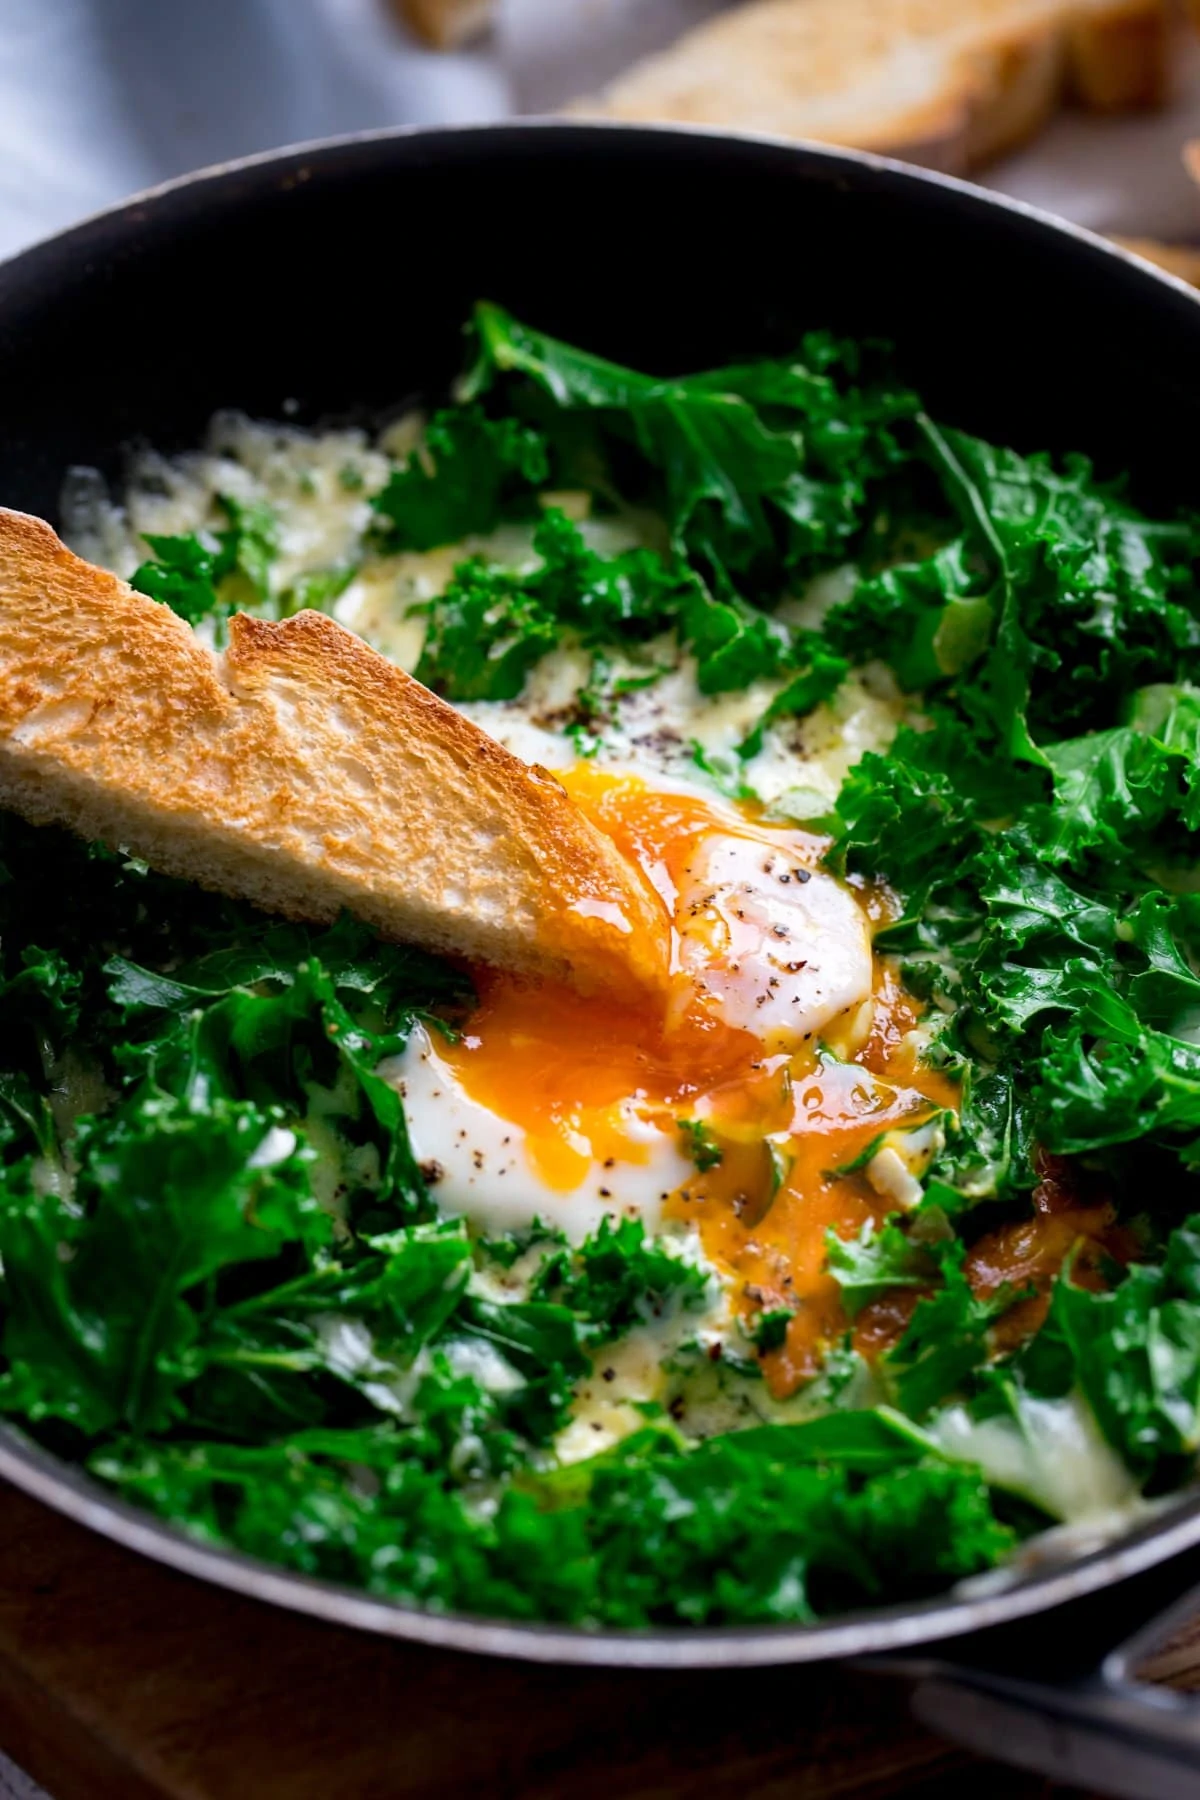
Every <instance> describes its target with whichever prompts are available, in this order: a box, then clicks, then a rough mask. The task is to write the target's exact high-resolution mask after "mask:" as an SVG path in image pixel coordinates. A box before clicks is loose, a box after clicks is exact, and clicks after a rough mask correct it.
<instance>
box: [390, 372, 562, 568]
mask: <svg viewBox="0 0 1200 1800" xmlns="http://www.w3.org/2000/svg"><path fill="white" fill-rule="evenodd" d="M549 478H550V463H549V459H548V452H547V445H546V440H545V438H544V437H543V436H542V435H541V433H540V432H537V431H534V430H531V429H530V428H529V427H527V426H524V425H521V424H519V423H518V422H517V421H516V420H515V419H491V418H489V417H488V416H487V414H486V413H485V412H484V411H483V409H482V407H479V406H460V407H450V408H446V409H444V410H443V411H442V412H438V413H435V414H434V416H433V418H432V419H431V420H430V421H429V424H428V426H427V427H426V429H425V433H424V436H423V438H422V441H421V445H420V448H419V449H417V450H415V451H414V452H413V453H412V455H411V456H410V457H409V458H408V460H407V462H405V463H404V464H403V466H402V467H400V468H398V469H396V470H394V471H393V473H392V475H391V476H390V477H389V479H388V481H387V484H386V486H385V487H384V488H383V489H382V490H381V491H380V492H379V493H378V494H376V495H375V496H374V497H373V498H372V501H371V505H372V508H373V509H374V512H375V515H376V516H375V524H374V531H373V541H374V543H375V546H376V548H378V549H380V550H382V551H385V552H390V551H395V550H434V549H436V548H437V546H438V545H439V544H454V543H457V542H458V541H459V539H460V538H465V537H474V536H477V535H479V536H482V535H485V534H486V533H488V532H490V531H494V530H495V529H496V527H497V525H499V524H500V523H501V521H502V520H504V519H509V518H526V517H528V516H529V515H530V514H531V513H533V512H534V511H535V510H536V505H537V491H538V489H539V488H542V487H545V486H546V485H547V483H548V481H549Z"/></svg>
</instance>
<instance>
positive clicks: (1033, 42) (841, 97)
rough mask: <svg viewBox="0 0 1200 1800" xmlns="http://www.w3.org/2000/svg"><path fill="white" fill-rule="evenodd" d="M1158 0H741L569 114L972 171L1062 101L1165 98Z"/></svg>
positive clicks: (1122, 102) (1096, 103) (1118, 104)
mask: <svg viewBox="0 0 1200 1800" xmlns="http://www.w3.org/2000/svg"><path fill="white" fill-rule="evenodd" d="M1170 41H1171V18H1170V7H1169V4H1168V0H750V4H748V5H744V6H741V7H737V8H735V9H734V10H733V11H731V12H728V13H722V14H719V15H718V16H717V18H715V19H713V20H711V21H709V22H708V23H706V24H704V25H701V26H699V27H698V28H697V29H696V30H694V31H691V32H689V33H687V34H685V36H684V37H682V38H681V39H680V40H679V41H678V42H677V43H676V44H675V45H673V46H672V47H671V48H670V49H668V50H666V51H664V52H663V53H661V54H660V55H658V56H655V57H650V58H647V59H646V60H645V61H644V62H642V63H639V64H636V65H635V66H634V68H632V69H631V70H629V71H627V72H626V74H625V75H623V76H621V77H619V78H618V79H617V80H616V81H615V82H614V83H613V84H612V85H611V86H610V87H609V88H608V89H607V90H606V92H605V93H603V94H602V95H600V96H599V97H598V98H597V99H595V100H585V101H579V102H576V103H575V105H574V106H573V107H572V109H571V110H572V111H576V112H583V113H589V114H593V115H596V114H599V115H605V116H609V117H615V118H623V119H671V120H681V121H685V122H689V123H694V124H726V125H741V126H744V127H747V128H751V129H756V130H762V131H771V132H778V133H782V134H783V135H785V136H795V137H806V138H813V139H817V140H825V141H827V142H831V143H842V144H852V145H856V146H858V147H859V148H862V149H868V150H877V151H881V152H885V153H890V154H894V155H898V156H903V157H906V158H907V159H908V160H909V161H918V162H924V163H928V164H931V165H933V166H936V167H939V168H947V169H966V168H974V167H977V166H978V165H979V164H981V163H984V162H987V161H989V160H990V159H991V158H993V157H995V156H997V155H1000V154H1002V153H1003V152H1005V151H1007V150H1010V149H1013V148H1014V147H1016V146H1017V145H1018V144H1021V143H1023V142H1025V141H1026V140H1027V139H1028V138H1029V137H1031V136H1032V135H1033V134H1034V133H1035V132H1037V131H1038V130H1039V129H1040V128H1041V127H1042V126H1043V125H1044V124H1045V123H1046V121H1047V120H1048V119H1049V118H1050V116H1051V115H1052V114H1053V113H1054V112H1055V111H1056V110H1057V108H1058V106H1059V105H1060V104H1061V103H1062V101H1063V100H1064V99H1065V98H1068V97H1071V98H1074V99H1076V100H1078V101H1080V102H1081V103H1082V104H1084V105H1087V106H1091V107H1095V108H1098V109H1100V110H1104V111H1116V110H1118V109H1122V108H1130V107H1140V106H1151V105H1156V104H1158V103H1159V102H1161V101H1162V100H1163V99H1164V98H1165V97H1166V93H1167V87H1168V76H1169V51H1170Z"/></svg>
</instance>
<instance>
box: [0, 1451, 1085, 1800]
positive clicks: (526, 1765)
mask: <svg viewBox="0 0 1200 1800" xmlns="http://www.w3.org/2000/svg"><path fill="white" fill-rule="evenodd" d="M0 1747H2V1748H3V1749H4V1750H5V1751H7V1753H8V1754H9V1755H10V1756H11V1757H13V1758H14V1760H15V1761H17V1762H19V1763H20V1764H21V1765H22V1766H23V1767H24V1768H26V1769H28V1771H29V1772H30V1774H31V1775H33V1776H35V1777H36V1779H37V1780H39V1781H40V1782H42V1783H43V1785H44V1786H46V1787H47V1788H48V1789H49V1790H50V1792H51V1794H52V1795H53V1796H54V1800H410V1797H411V1800H425V1797H428V1796H435V1795H436V1796H441V1795H450V1796H455V1795H466V1794H471V1793H474V1792H478V1793H479V1794H481V1795H485V1796H487V1797H488V1800H505V1797H507V1796H512V1797H513V1800H517V1797H519V1800H557V1797H558V1796H563V1797H564V1800H566V1797H567V1796H570V1800H601V1796H603V1797H604V1800H609V1797H611V1796H629V1797H631V1800H700V1797H701V1796H703V1797H704V1800H726V1797H728V1800H785V1797H786V1800H835V1797H837V1800H843V1797H846V1800H850V1797H853V1800H876V1797H880V1796H884V1795H903V1796H905V1797H906V1800H961V1796H962V1794H963V1793H964V1792H969V1793H970V1795H971V1800H1050V1796H1051V1795H1054V1796H1057V1797H1059V1800H1067V1794H1068V1790H1066V1789H1063V1788H1051V1787H1049V1786H1047V1784H1046V1783H1044V1782H1042V1781H1039V1780H1036V1779H1031V1778H1027V1777H1024V1776H1021V1775H1017V1774H1014V1773H1013V1772H1012V1771H1011V1770H1009V1769H1002V1768H1000V1767H998V1766H997V1765H995V1764H991V1763H983V1762H979V1761H976V1760H974V1759H972V1758H969V1757H967V1756H965V1755H963V1754H961V1753H960V1752H958V1751H955V1750H953V1749H950V1748H948V1747H947V1746H945V1745H943V1744H942V1743H940V1742H939V1741H938V1740H936V1739H934V1738H931V1737H929V1736H928V1735H927V1734H925V1733H924V1732H922V1731H921V1730H920V1729H919V1728H918V1727H917V1726H916V1725H914V1724H913V1723H912V1721H911V1720H910V1719H909V1717H908V1712H907V1697H906V1694H905V1692H904V1690H903V1688H902V1687H901V1686H900V1685H899V1684H897V1683H893V1682H890V1681H885V1680H879V1679H874V1678H869V1677H867V1676H864V1675H860V1674H856V1673H853V1672H849V1671H846V1670H841V1669H837V1668H832V1669H830V1668H826V1669H822V1668H816V1669H811V1670H808V1669H771V1670H758V1671H748V1672H746V1673H738V1674H735V1675H728V1674H713V1675H697V1674H678V1675H650V1674H645V1673H638V1674H634V1673H631V1674H619V1673H613V1672H608V1671H598V1672H580V1671H575V1670H570V1669H553V1668H550V1669H544V1668H536V1667H532V1666H528V1665H521V1664H518V1663H501V1662H492V1661H489V1660H485V1659H482V1658H475V1657H466V1656H458V1655H451V1654H447V1653H443V1652H435V1651H430V1650H425V1649H422V1648H420V1647H411V1646H407V1645H402V1644H391V1643H385V1642H383V1641H382V1640H379V1639H373V1638H369V1637H366V1636H363V1635H360V1634H356V1633H351V1632H346V1631H342V1630H339V1629H337V1628H335V1627H332V1626H327V1625H321V1624H317V1623H315V1622H313V1621H311V1620H307V1619H301V1618H297V1617H295V1616H293V1615H291V1614H288V1613H284V1612H278V1611H275V1610H273V1609H271V1608H268V1607H264V1606H259V1605H257V1604H255V1603H254V1602H251V1601H247V1600H242V1599H239V1598H237V1597H235V1596H233V1595H230V1594H225V1593H222V1592H220V1591H218V1590H217V1589H215V1588H208V1587H205V1586H203V1585H201V1584H200V1583H198V1582H195V1581H192V1580H190V1579H189V1578H188V1577H186V1576H182V1575H176V1574H174V1573H172V1572H171V1571H169V1570H165V1569H160V1568H158V1567H157V1566H155V1565H154V1564H152V1563H149V1562H145V1561H143V1560H142V1559H141V1558H139V1557H136V1556H134V1555H133V1554H132V1553H131V1552H129V1551H125V1550H121V1549H118V1548H116V1547H115V1546H113V1545H111V1544H106V1543H104V1542H103V1541H102V1540H100V1539H99V1538H95V1537H93V1536H91V1535H90V1534H89V1533H88V1532H85V1531H84V1530H83V1529H82V1528H81V1527H80V1526H77V1525H73V1524H71V1523H69V1522H68V1521H67V1520H64V1519H60V1518H58V1517H57V1516H56V1515H54V1514H52V1513H49V1512H47V1511H45V1510H44V1509H43V1508H42V1507H40V1506H38V1505H37V1504H36V1503H35V1502H33V1501H31V1500H29V1499H27V1498H26V1497H25V1496H24V1495H23V1494H19V1493H17V1492H16V1491H15V1490H12V1489H9V1488H5V1487H0ZM1073 1791H1074V1790H1071V1792H1073Z"/></svg>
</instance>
